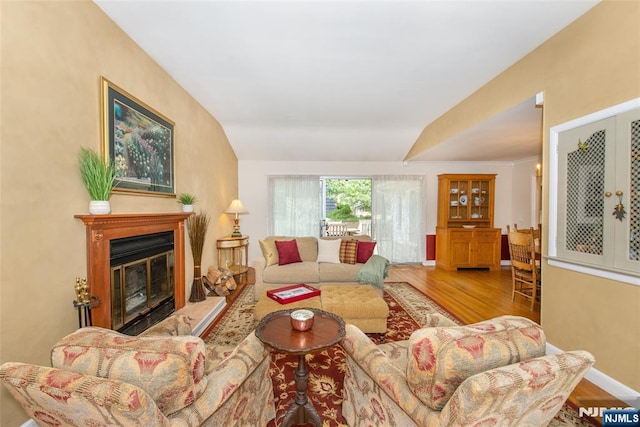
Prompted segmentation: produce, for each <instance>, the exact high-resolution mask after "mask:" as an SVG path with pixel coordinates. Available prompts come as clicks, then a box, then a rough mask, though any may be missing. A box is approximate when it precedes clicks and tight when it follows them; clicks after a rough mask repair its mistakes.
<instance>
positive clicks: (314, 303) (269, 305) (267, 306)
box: [253, 295, 322, 321]
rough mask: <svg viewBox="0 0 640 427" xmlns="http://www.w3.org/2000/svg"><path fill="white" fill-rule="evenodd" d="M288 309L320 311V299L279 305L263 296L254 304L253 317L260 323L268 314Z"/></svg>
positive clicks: (308, 299) (314, 298)
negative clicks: (315, 309)
mask: <svg viewBox="0 0 640 427" xmlns="http://www.w3.org/2000/svg"><path fill="white" fill-rule="evenodd" d="M290 308H319V309H322V306H321V303H320V297H313V298H307V299H303V300H300V301H296V302H291V303H289V304H280V303H279V302H277V301H274V300H272V299H271V298H269V297H268V296H266V295H263V296H262V297H260V299H259V300H258V302H257V303H256V308H255V310H254V314H253V316H254V318H255V319H256V320H258V321H260V320H262V318H263V317H264V316H266V315H267V314H269V313H273V312H274V311H278V310H288V309H290Z"/></svg>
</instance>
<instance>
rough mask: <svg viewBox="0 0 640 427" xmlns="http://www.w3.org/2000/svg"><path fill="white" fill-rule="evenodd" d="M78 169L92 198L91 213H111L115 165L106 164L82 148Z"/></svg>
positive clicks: (97, 155)
mask: <svg viewBox="0 0 640 427" xmlns="http://www.w3.org/2000/svg"><path fill="white" fill-rule="evenodd" d="M78 169H79V170H80V176H81V177H82V182H83V183H84V186H85V187H86V188H87V191H88V192H89V197H90V198H91V202H90V203H89V213H91V214H93V215H103V214H108V213H109V212H111V205H110V203H109V196H110V195H111V190H112V189H113V187H114V186H115V185H114V182H115V178H116V169H115V167H114V166H113V164H111V163H109V162H105V161H104V160H103V159H102V157H101V156H100V155H99V154H98V153H96V152H95V151H93V150H92V149H90V148H86V147H82V148H81V149H80V153H79V154H78Z"/></svg>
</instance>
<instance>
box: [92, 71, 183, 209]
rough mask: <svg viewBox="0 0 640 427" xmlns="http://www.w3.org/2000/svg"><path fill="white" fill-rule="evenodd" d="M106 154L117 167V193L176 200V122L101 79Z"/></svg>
mask: <svg viewBox="0 0 640 427" xmlns="http://www.w3.org/2000/svg"><path fill="white" fill-rule="evenodd" d="M100 87H101V106H102V120H101V128H102V155H103V156H104V158H105V159H106V160H107V161H110V162H113V164H114V166H115V168H116V180H115V185H114V188H113V191H114V192H120V193H133V194H147V195H154V196H166V197H175V171H174V166H175V161H174V159H175V146H174V128H175V123H174V122H173V121H171V120H170V119H169V118H167V117H166V116H164V115H162V114H161V113H159V112H158V111H156V110H154V109H153V108H151V107H150V106H148V105H147V104H145V103H143V102H142V101H140V100H139V99H137V98H136V97H134V96H132V95H131V94H129V93H128V92H126V91H125V90H123V89H121V88H119V87H118V86H116V85H115V84H113V83H111V82H110V81H109V80H107V79H106V78H104V77H100Z"/></svg>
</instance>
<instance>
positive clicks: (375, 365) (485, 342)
mask: <svg viewBox="0 0 640 427" xmlns="http://www.w3.org/2000/svg"><path fill="white" fill-rule="evenodd" d="M443 323H444V324H446V322H440V324H441V325H442V324H443ZM342 344H343V347H344V349H345V353H346V356H347V368H346V369H347V370H346V374H345V379H344V396H343V397H344V400H343V403H342V413H343V415H344V417H345V420H346V422H347V424H348V425H349V426H351V427H354V426H371V425H402V426H445V425H446V426H479V425H482V426H485V425H501V426H515V425H518V426H519V425H536V426H543V425H547V424H548V423H549V422H550V421H551V419H553V417H554V416H555V415H556V414H557V413H558V411H559V410H560V409H561V408H562V405H563V404H564V402H565V401H566V400H567V398H568V396H569V394H570V393H571V392H572V391H573V389H574V388H575V386H576V385H577V384H578V382H579V381H580V380H581V379H582V377H583V375H584V374H585V372H586V370H587V369H588V368H589V367H591V366H592V365H593V364H594V359H593V356H592V355H591V354H589V353H588V352H586V351H570V352H566V353H561V354H557V355H552V356H545V355H544V353H545V344H546V343H545V336H544V333H543V331H542V329H541V328H540V326H539V325H537V324H536V323H534V322H532V321H530V320H528V319H525V318H521V317H516V316H503V317H498V318H495V319H492V320H488V321H485V322H480V323H476V324H474V325H470V326H441V327H427V328H422V329H420V330H418V331H416V332H414V333H413V334H412V335H411V337H410V338H409V339H408V340H406V341H400V342H393V343H386V344H381V345H378V346H376V345H375V344H374V343H373V342H372V341H371V340H370V339H369V338H368V337H367V336H366V335H365V334H364V333H362V332H361V331H360V330H359V329H358V328H356V327H355V326H353V325H347V326H346V336H345V338H344V340H343V343H342Z"/></svg>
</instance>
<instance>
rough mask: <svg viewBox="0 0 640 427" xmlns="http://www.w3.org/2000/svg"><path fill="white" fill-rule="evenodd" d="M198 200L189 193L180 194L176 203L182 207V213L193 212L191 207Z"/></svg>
mask: <svg viewBox="0 0 640 427" xmlns="http://www.w3.org/2000/svg"><path fill="white" fill-rule="evenodd" d="M197 201H198V199H197V198H196V196H194V195H193V194H191V193H180V194H179V195H178V203H180V204H181V205H182V212H193V205H194V203H195V202H197Z"/></svg>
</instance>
